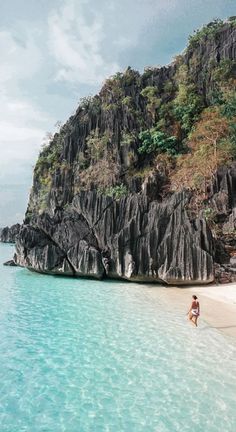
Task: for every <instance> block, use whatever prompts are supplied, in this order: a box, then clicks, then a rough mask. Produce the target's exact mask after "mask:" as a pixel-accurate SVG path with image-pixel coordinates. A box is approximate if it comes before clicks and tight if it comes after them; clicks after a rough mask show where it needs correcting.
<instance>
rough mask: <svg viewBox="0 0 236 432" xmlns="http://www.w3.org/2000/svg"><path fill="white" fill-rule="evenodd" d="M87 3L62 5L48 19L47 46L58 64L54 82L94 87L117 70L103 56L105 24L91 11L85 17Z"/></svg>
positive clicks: (115, 64)
mask: <svg viewBox="0 0 236 432" xmlns="http://www.w3.org/2000/svg"><path fill="white" fill-rule="evenodd" d="M87 4H88V3H87V2H86V1H80V2H79V3H78V2H74V1H72V0H70V1H67V2H65V4H64V6H63V7H62V8H61V9H59V10H58V11H54V12H53V13H52V14H51V15H50V17H49V47H50V51H51V54H52V55H53V56H54V58H55V60H56V62H57V63H58V65H59V70H58V72H57V74H56V79H57V80H65V81H71V82H78V83H82V84H90V85H96V84H98V83H100V82H101V81H102V80H103V79H104V78H105V77H106V76H108V75H111V74H113V73H114V72H116V71H117V70H118V69H119V66H118V64H117V63H116V62H114V61H110V62H109V61H106V60H105V59H104V57H103V54H102V43H103V40H104V37H105V35H104V22H103V18H102V16H101V14H100V13H99V12H97V11H94V12H93V13H92V15H91V16H90V19H88V18H86V15H85V13H86V11H85V6H86V5H87Z"/></svg>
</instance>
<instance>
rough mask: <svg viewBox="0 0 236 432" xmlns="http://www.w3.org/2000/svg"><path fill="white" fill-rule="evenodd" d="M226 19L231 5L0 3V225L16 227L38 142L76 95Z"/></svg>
mask: <svg viewBox="0 0 236 432" xmlns="http://www.w3.org/2000/svg"><path fill="white" fill-rule="evenodd" d="M232 15H236V1H235V0H207V1H206V0H142V1H141V0H8V1H4V0H0V227H3V226H5V225H11V224H13V223H16V222H22V220H23V217H24V212H25V210H26V206H27V200H28V195H29V192H30V187H31V184H32V173H33V167H34V164H35V162H36V159H37V155H38V153H39V151H40V148H41V145H42V142H43V140H44V138H45V136H46V134H47V132H53V131H54V130H55V124H56V122H58V121H62V122H64V121H65V120H66V119H67V118H68V117H69V116H70V115H71V114H73V113H74V112H75V110H76V107H77V106H78V103H79V100H80V98H81V97H83V96H86V95H93V94H96V92H98V90H99V88H100V87H101V85H102V83H103V82H104V80H105V78H107V77H108V76H110V75H112V74H114V73H115V72H117V71H123V70H124V69H126V68H127V67H128V66H131V67H132V68H135V69H138V70H139V71H142V70H143V69H144V67H146V66H158V65H165V64H168V63H170V62H171V60H172V58H173V57H174V56H175V55H176V54H178V53H180V52H181V51H183V49H184V48H185V46H186V44H187V40H188V36H189V34H192V33H193V31H194V30H196V29H197V28H199V27H200V26H201V25H203V24H206V23H207V22H209V21H211V20H212V19H214V18H216V17H218V18H223V19H224V18H227V17H228V16H232Z"/></svg>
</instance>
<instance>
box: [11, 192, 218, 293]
mask: <svg viewBox="0 0 236 432" xmlns="http://www.w3.org/2000/svg"><path fill="white" fill-rule="evenodd" d="M187 202H188V196H187V195H186V194H185V193H180V194H175V195H173V196H172V197H171V198H170V199H169V200H167V201H166V202H164V203H158V202H157V201H151V202H150V201H149V200H148V198H147V197H146V196H145V195H139V194H134V195H131V196H129V197H126V198H123V199H121V200H120V201H115V200H113V199H112V198H110V197H104V196H103V195H99V194H97V193H96V192H95V191H91V192H82V193H80V194H78V195H77V196H76V197H75V198H74V200H73V202H72V207H71V210H69V209H68V210H67V211H66V212H65V211H61V212H60V214H58V213H57V212H56V213H55V215H54V216H53V217H52V216H50V217H49V215H45V216H44V217H40V218H39V219H38V220H37V222H36V223H37V228H34V227H32V226H29V225H25V226H23V227H22V228H21V231H20V234H19V239H18V240H17V243H16V254H15V258H14V259H15V262H16V263H17V264H18V265H22V266H26V267H28V268H30V269H33V270H36V271H41V272H45V273H51V274H59V273H64V274H68V275H76V276H89V277H95V278H102V277H104V276H105V275H106V276H107V277H109V278H121V279H126V280H131V281H143V282H166V283H168V284H178V285H179V284H188V283H209V282H211V281H212V280H213V279H214V274H213V259H212V253H213V252H212V238H211V233H210V231H209V229H208V228H207V225H206V223H205V221H203V220H195V221H193V222H191V221H190V220H189V217H188V214H187V211H186V208H185V207H186V204H187ZM68 227H69V228H68Z"/></svg>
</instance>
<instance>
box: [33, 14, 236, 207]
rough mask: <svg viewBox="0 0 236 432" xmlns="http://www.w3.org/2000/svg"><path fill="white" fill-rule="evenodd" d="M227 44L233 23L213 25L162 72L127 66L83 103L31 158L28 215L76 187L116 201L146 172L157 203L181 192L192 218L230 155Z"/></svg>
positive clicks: (235, 95)
mask: <svg viewBox="0 0 236 432" xmlns="http://www.w3.org/2000/svg"><path fill="white" fill-rule="evenodd" d="M235 43H236V18H235V17H232V18H230V19H229V20H227V22H223V21H221V20H215V21H213V22H211V23H209V24H208V25H206V26H204V27H202V28H201V29H200V30H199V31H197V32H195V33H194V35H193V36H191V37H190V38H189V46H188V47H187V49H186V51H185V52H184V53H183V54H182V55H180V56H177V57H176V59H175V61H174V62H173V63H172V64H171V65H170V66H168V67H162V68H155V67H154V68H149V69H147V70H145V71H144V73H143V74H140V73H139V72H137V71H134V70H132V69H131V68H130V67H128V68H127V69H126V71H125V72H123V73H121V72H118V73H117V74H116V75H114V76H113V77H110V78H108V79H107V80H106V82H105V83H104V85H103V87H102V89H101V91H100V93H99V94H98V95H96V96H94V97H87V98H83V99H82V100H81V102H80V105H79V107H78V109H77V111H76V113H75V115H74V116H72V117H71V118H70V119H69V120H68V122H67V123H66V124H65V125H64V126H62V127H60V130H59V131H58V132H57V133H56V134H55V135H54V137H53V138H52V139H51V140H50V143H49V144H48V145H47V146H45V148H43V149H42V151H41V153H40V155H39V158H38V161H37V163H36V166H35V171H34V185H33V191H32V194H31V199H30V204H29V211H31V212H34V211H36V212H37V211H43V210H44V209H45V208H46V207H47V205H49V204H48V203H49V201H50V202H54V205H55V206H62V207H63V206H66V205H68V204H70V203H71V202H72V199H73V197H74V196H75V195H76V194H77V193H78V192H80V191H81V190H90V189H97V190H99V191H100V192H101V193H103V194H106V195H109V196H113V197H114V198H115V199H120V198H122V196H124V195H126V194H127V193H129V192H131V193H132V192H139V191H141V188H142V183H143V182H144V181H145V179H146V178H148V177H149V175H150V174H153V173H154V174H155V175H156V178H158V179H159V180H158V181H159V183H158V185H159V189H160V190H159V194H158V199H160V197H161V196H163V195H165V193H166V192H168V193H169V192H171V191H175V190H180V189H182V188H183V187H184V188H186V189H189V190H191V191H192V192H193V196H194V199H193V202H194V208H195V209H197V210H196V211H199V209H201V208H202V207H203V206H204V202H205V201H207V198H208V195H209V194H210V190H211V187H210V186H211V183H212V181H213V178H214V175H215V172H216V170H217V169H218V168H219V167H220V166H221V165H222V164H223V165H225V164H228V163H230V162H231V161H232V160H233V159H234V158H235V157H236V126H235V124H236V122H235V120H236V58H235V48H233V47H235Z"/></svg>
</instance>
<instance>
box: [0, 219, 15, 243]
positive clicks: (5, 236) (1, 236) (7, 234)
mask: <svg viewBox="0 0 236 432" xmlns="http://www.w3.org/2000/svg"><path fill="white" fill-rule="evenodd" d="M19 231H20V224H18V223H17V224H14V225H12V226H10V227H8V226H7V227H4V228H2V229H1V231H0V241H1V242H2V243H15V241H16V237H17V235H18V234H19Z"/></svg>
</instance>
